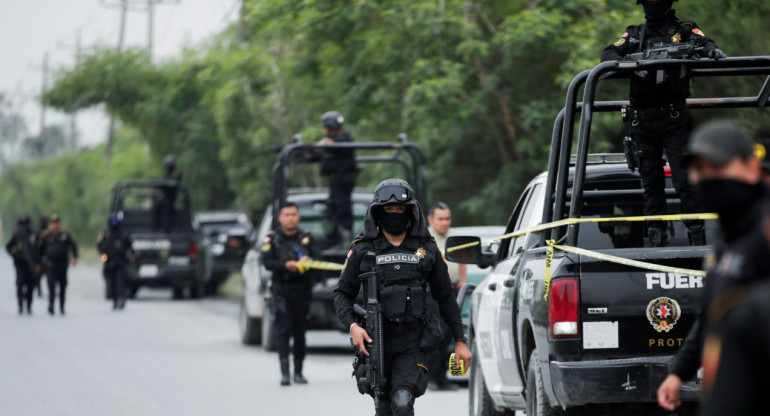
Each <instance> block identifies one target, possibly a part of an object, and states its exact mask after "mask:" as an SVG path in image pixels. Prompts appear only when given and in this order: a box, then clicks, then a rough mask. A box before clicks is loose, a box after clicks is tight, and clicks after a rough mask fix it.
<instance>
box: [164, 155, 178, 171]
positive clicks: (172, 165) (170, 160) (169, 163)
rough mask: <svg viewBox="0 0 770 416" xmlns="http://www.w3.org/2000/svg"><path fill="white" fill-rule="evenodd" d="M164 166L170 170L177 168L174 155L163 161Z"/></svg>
mask: <svg viewBox="0 0 770 416" xmlns="http://www.w3.org/2000/svg"><path fill="white" fill-rule="evenodd" d="M163 166H165V167H166V169H168V170H172V169H175V168H176V158H175V157H174V155H168V156H166V158H165V159H163Z"/></svg>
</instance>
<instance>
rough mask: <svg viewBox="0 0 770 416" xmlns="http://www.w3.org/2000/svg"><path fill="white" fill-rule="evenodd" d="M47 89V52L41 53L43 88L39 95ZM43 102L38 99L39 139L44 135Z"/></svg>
mask: <svg viewBox="0 0 770 416" xmlns="http://www.w3.org/2000/svg"><path fill="white" fill-rule="evenodd" d="M47 89H48V52H47V51H46V53H45V54H43V88H42V89H41V91H40V95H41V96H42V95H43V94H45V92H46V90H47ZM45 110H46V108H45V104H43V100H40V140H43V139H44V136H45Z"/></svg>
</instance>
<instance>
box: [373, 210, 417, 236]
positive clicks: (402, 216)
mask: <svg viewBox="0 0 770 416" xmlns="http://www.w3.org/2000/svg"><path fill="white" fill-rule="evenodd" d="M378 211H379V212H378V213H377V217H378V218H377V220H378V221H377V223H378V225H379V226H380V227H381V228H382V229H383V230H385V231H387V232H388V233H390V234H392V235H401V234H403V233H404V232H406V230H407V228H409V225H410V224H409V217H410V216H411V215H410V213H409V212H407V211H404V212H402V213H399V214H394V213H387V212H385V210H383V209H380V210H378Z"/></svg>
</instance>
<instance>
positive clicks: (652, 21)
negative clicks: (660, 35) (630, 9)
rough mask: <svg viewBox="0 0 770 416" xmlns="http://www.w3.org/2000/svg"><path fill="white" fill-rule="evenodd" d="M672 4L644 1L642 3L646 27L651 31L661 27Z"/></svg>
mask: <svg viewBox="0 0 770 416" xmlns="http://www.w3.org/2000/svg"><path fill="white" fill-rule="evenodd" d="M673 4H674V2H673V0H658V1H645V2H644V3H642V6H643V7H644V15H645V18H646V19H647V26H649V27H650V28H652V29H656V28H658V27H661V26H663V25H664V24H665V23H666V20H667V19H668V14H669V11H670V10H671V6H672V5H673Z"/></svg>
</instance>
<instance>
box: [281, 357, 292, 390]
mask: <svg viewBox="0 0 770 416" xmlns="http://www.w3.org/2000/svg"><path fill="white" fill-rule="evenodd" d="M290 380H291V377H289V359H288V358H281V385H282V386H288V385H289V384H291V381H290Z"/></svg>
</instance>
